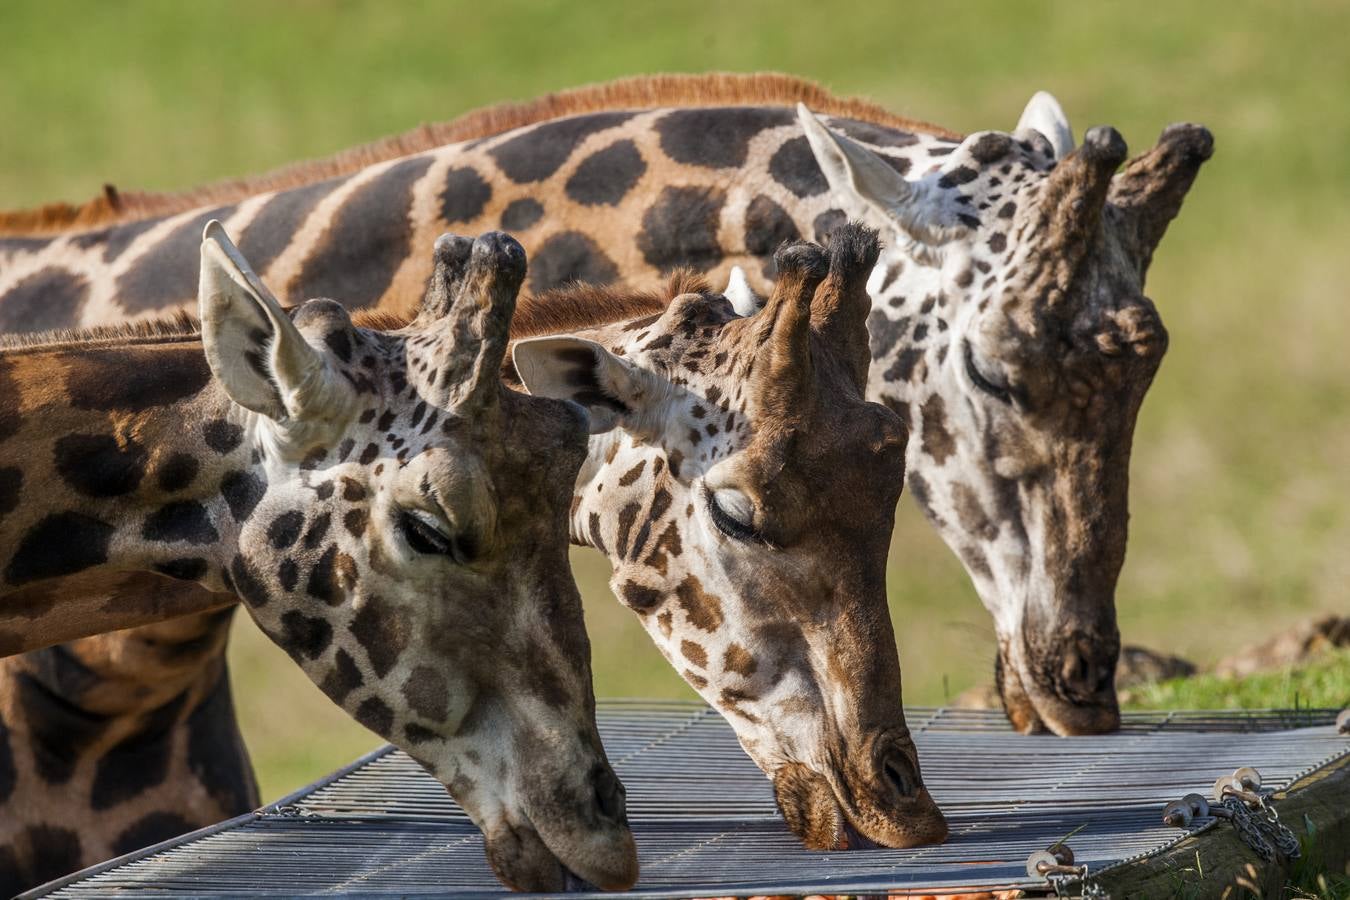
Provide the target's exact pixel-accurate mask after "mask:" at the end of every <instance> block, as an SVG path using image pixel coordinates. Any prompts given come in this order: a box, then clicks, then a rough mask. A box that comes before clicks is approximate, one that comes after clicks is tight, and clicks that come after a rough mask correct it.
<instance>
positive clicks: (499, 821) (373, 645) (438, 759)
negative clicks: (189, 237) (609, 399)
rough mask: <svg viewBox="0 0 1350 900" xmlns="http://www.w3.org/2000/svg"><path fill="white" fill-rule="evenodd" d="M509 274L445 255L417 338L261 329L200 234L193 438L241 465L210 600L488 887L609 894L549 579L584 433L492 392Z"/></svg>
mask: <svg viewBox="0 0 1350 900" xmlns="http://www.w3.org/2000/svg"><path fill="white" fill-rule="evenodd" d="M524 275H525V254H524V251H523V250H522V249H521V247H520V245H519V244H517V243H516V242H515V241H514V240H512V239H511V238H509V237H507V236H506V235H503V234H499V233H493V234H486V235H483V236H481V237H479V238H478V239H477V240H473V241H471V240H469V239H467V238H460V237H455V236H452V235H445V236H443V237H442V238H441V239H440V240H439V241H437V244H436V266H435V272H434V274H433V276H432V278H431V281H430V283H429V287H428V290H427V293H426V296H425V298H424V300H423V302H422V305H421V308H420V310H419V313H418V316H417V318H416V319H415V320H414V321H413V322H412V323H411V324H409V325H407V326H406V327H404V328H401V329H399V330H395V331H380V330H375V329H371V328H364V327H358V326H357V325H355V324H353V322H352V320H351V319H350V318H349V316H348V314H347V312H346V310H345V309H344V308H343V307H342V306H340V305H339V304H337V303H335V302H333V301H331V300H311V301H309V302H307V303H305V304H303V305H302V306H300V307H298V308H296V309H295V310H293V311H290V312H288V311H285V310H283V309H282V308H281V307H280V306H279V305H278V304H277V302H276V300H275V299H273V297H272V295H271V294H270V293H269V292H268V290H267V288H266V287H265V286H263V284H262V283H261V281H259V279H258V278H257V276H256V275H254V274H253V272H252V271H251V269H250V268H249V267H248V263H247V262H246V261H245V260H244V258H243V257H242V256H241V255H240V253H239V251H238V250H237V249H236V248H235V247H234V246H233V244H231V243H230V241H229V239H228V238H227V237H226V236H225V234H224V232H223V231H222V230H221V228H220V227H219V225H216V224H214V223H213V224H212V225H209V226H208V227H207V229H206V235H205V239H204V241H203V244H202V273H201V294H200V301H201V307H202V325H203V327H202V331H203V339H204V343H205V347H206V355H207V359H208V361H209V363H210V366H211V370H212V372H213V374H214V375H215V377H216V379H217V380H218V381H219V383H220V384H221V385H222V386H223V388H224V391H225V393H226V394H227V395H228V397H229V399H230V401H231V408H230V409H229V410H228V411H227V412H226V414H225V415H224V416H222V417H221V418H220V419H219V420H218V421H213V422H208V423H207V427H206V431H205V433H206V435H207V442H208V444H211V445H212V446H213V447H216V448H219V449H222V451H224V452H228V453H230V454H231V455H234V456H239V455H240V454H242V455H243V457H244V458H246V459H248V460H249V463H250V465H249V467H248V469H247V470H245V471H244V472H241V473H237V474H236V475H234V476H227V477H231V478H233V479H234V480H233V482H232V484H231V486H230V487H228V488H226V487H225V486H224V485H222V490H228V491H229V495H230V496H231V497H232V498H233V499H232V500H231V501H230V509H231V513H232V514H233V518H234V519H235V520H237V522H238V525H237V544H238V552H237V554H235V555H234V556H233V559H232V560H230V561H229V564H228V575H227V577H228V583H227V586H229V587H231V588H232V589H233V590H234V591H235V592H236V593H238V594H239V596H240V597H242V598H243V600H244V601H245V603H246V604H247V605H248V606H249V608H250V611H251V613H252V614H253V616H254V618H255V619H256V620H257V621H258V622H259V623H260V624H261V625H262V626H263V627H264V629H265V630H266V631H267V632H268V634H269V635H270V636H271V637H272V638H273V640H275V641H277V643H279V644H280V645H281V646H283V647H284V648H285V649H286V650H287V651H288V652H289V653H290V654H291V656H292V657H293V658H294V659H295V660H296V662H298V663H299V664H300V666H301V667H302V668H303V669H304V670H305V672H306V673H307V674H308V675H309V677H310V678H311V679H313V680H314V681H315V682H316V683H317V684H319V686H320V687H321V688H322V689H323V690H324V692H325V693H327V694H328V695H329V696H330V697H331V698H332V699H333V700H334V701H335V702H337V703H339V704H340V705H341V706H343V707H344V708H345V709H347V710H349V711H350V712H352V714H353V715H354V716H355V717H356V718H357V719H358V720H359V721H361V722H362V723H363V724H365V725H366V726H367V727H369V728H371V729H372V730H373V731H375V732H377V733H378V734H380V735H381V736H382V737H384V738H386V739H388V740H390V741H392V742H393V743H395V744H397V745H398V746H400V747H402V748H403V749H405V750H407V751H408V753H409V754H410V755H411V756H413V757H414V758H415V759H417V760H418V761H419V762H420V763H422V764H423V765H424V766H425V767H426V768H427V769H428V770H429V771H430V772H431V773H432V774H433V775H435V776H436V777H437V778H438V779H439V780H440V781H441V782H442V783H443V784H445V786H446V787H447V788H448V789H449V791H450V793H451V794H453V795H454V797H455V799H456V800H458V801H459V803H460V804H461V805H462V806H463V807H464V809H465V810H466V811H467V812H468V813H469V815H470V816H471V817H472V818H473V820H474V821H475V822H476V823H477V824H478V825H479V827H480V828H482V830H483V832H484V835H485V836H486V839H487V854H488V859H489V862H490V863H491V864H492V866H493V868H494V870H495V871H496V872H497V874H498V876H499V877H500V878H501V879H502V880H503V881H504V882H506V883H507V884H508V885H510V886H512V887H515V888H518V889H523V890H531V891H544V890H558V889H561V887H562V886H563V884H564V883H565V877H566V874H567V871H569V870H570V871H571V872H573V873H575V874H576V875H578V876H580V877H582V878H584V879H586V880H587V881H589V882H591V883H593V884H596V885H598V886H600V887H604V888H621V887H627V886H629V885H631V884H632V883H633V882H634V881H635V880H636V877H637V861H636V856H635V853H634V846H633V839H632V835H631V834H630V833H629V830H628V825H627V820H626V815H625V810H624V791H623V787H622V786H621V785H620V783H619V781H618V779H617V778H616V777H615V775H614V773H613V771H612V770H611V769H610V766H609V763H608V761H607V760H606V758H605V753H604V749H603V748H602V747H601V745H600V740H599V736H598V733H597V731H596V727H595V718H594V713H595V708H594V697H593V695H592V690H591V676H590V647H589V644H588V642H587V637H586V633H585V630H584V623H583V620H582V613H581V603H580V598H579V595H578V593H577V590H576V586H575V584H574V582H573V580H572V576H571V571H570V568H569V564H568V558H567V543H568V534H567V509H568V504H569V502H570V499H571V487H572V483H573V481H574V480H575V478H576V473H577V470H578V468H579V467H580V465H581V463H582V460H583V459H584V457H585V452H586V425H585V417H584V416H583V415H581V413H580V412H579V411H578V410H577V409H576V408H575V407H574V406H571V405H570V404H565V403H560V402H558V401H555V400H548V399H542V398H534V397H528V396H524V395H521V394H519V393H517V392H514V391H510V390H507V389H506V388H504V387H503V386H502V385H501V382H500V377H499V373H500V369H501V363H502V358H503V354H504V353H505V351H506V347H507V342H508V328H509V325H510V321H511V315H512V311H513V309H514V306H515V299H516V294H517V292H518V290H519V288H520V284H521V281H522V279H523V277H524ZM213 441H214V443H212V442H213Z"/></svg>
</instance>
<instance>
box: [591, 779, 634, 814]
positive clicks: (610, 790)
mask: <svg viewBox="0 0 1350 900" xmlns="http://www.w3.org/2000/svg"><path fill="white" fill-rule="evenodd" d="M592 783H593V784H594V786H595V805H596V807H597V808H598V809H599V810H600V814H601V815H603V816H604V817H605V818H607V819H609V820H611V821H613V822H624V821H626V818H627V817H626V815H625V813H624V799H625V798H624V789H623V785H622V784H621V783H620V782H619V779H618V776H616V775H615V774H614V772H613V771H612V770H611V769H610V768H609V767H608V766H600V767H599V768H598V769H597V770H596V772H595V776H594V778H593V779H592Z"/></svg>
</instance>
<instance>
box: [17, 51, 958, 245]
mask: <svg viewBox="0 0 1350 900" xmlns="http://www.w3.org/2000/svg"><path fill="white" fill-rule="evenodd" d="M798 102H801V103H805V104H806V105H807V106H809V107H810V108H811V109H812V111H813V112H817V113H823V114H825V115H831V116H842V117H847V118H851V119H858V120H860V121H863V122H869V123H872V124H874V125H882V126H886V127H890V128H897V129H900V130H903V131H918V132H924V133H927V134H934V135H937V136H939V137H945V138H956V137H959V135H957V134H955V133H954V132H951V131H948V130H947V129H945V128H942V127H940V126H937V125H932V124H930V123H927V122H921V121H918V120H916V119H908V118H905V117H903V116H897V115H895V114H894V113H891V112H888V111H887V110H886V109H884V108H883V107H881V106H880V105H878V104H876V103H873V102H871V101H868V100H863V99H860V98H856V97H838V96H835V95H834V94H832V93H830V92H829V91H828V90H826V89H825V88H823V87H821V86H820V85H819V84H817V83H815V82H813V81H807V80H805V79H802V78H796V77H793V76H791V75H783V74H781V73H777V72H762V73H756V74H739V73H730V72H714V73H709V74H704V75H643V76H638V77H633V78H622V79H619V80H617V81H609V82H605V83H602V84H594V85H588V86H585V87H579V88H573V89H571V90H566V91H558V92H556V93H551V94H545V95H544V96H542V97H538V98H536V99H534V100H528V101H525V102H523V103H501V104H497V105H495V106H488V107H484V108H482V109H477V110H473V111H472V112H468V113H465V114H464V115H462V116H459V117H458V118H456V119H452V120H450V121H449V122H435V123H430V124H424V125H420V126H418V127H417V128H414V129H412V130H410V131H405V132H403V133H402V134H398V135H394V136H392V137H387V138H383V139H380V140H377V141H373V142H371V143H368V144H363V145H360V146H357V147H352V148H349V149H347V150H342V151H340V152H338V153H335V154H333V155H332V156H328V157H325V158H322V159H316V160H310V161H307V162H300V163H293V164H291V165H288V166H284V167H282V168H279V169H275V170H273V171H271V172H268V173H265V174H262V175H255V176H250V177H246V178H236V179H228V180H225V181H218V182H215V183H213V184H208V185H204V186H202V187H197V188H192V189H190V190H187V191H177V192H165V193H158V192H149V191H129V192H123V191H119V190H117V189H116V188H115V187H113V186H112V185H110V184H108V185H104V187H103V193H102V194H101V195H99V196H98V197H95V198H94V199H92V200H89V201H87V202H85V203H80V204H72V203H64V202H63V203H50V204H47V205H45V206H41V207H36V208H31V209H20V210H11V211H8V212H0V235H11V236H16V235H26V236H39V235H53V234H60V233H63V232H67V231H81V230H85V229H91V228H94V227H97V226H102V225H111V224H119V223H125V222H135V221H139V220H142V219H148V218H152V217H155V216H167V215H172V214H174V213H180V212H186V211H188V210H191V209H197V208H198V207H201V206H207V205H221V204H228V203H237V202H238V201H240V200H243V199H245V198H247V197H251V196H254V195H256V194H264V193H268V192H271V191H280V190H287V189H289V188H295V187H301V186H303V185H307V184H313V183H315V182H318V181H323V180H326V179H329V178H336V177H340V176H343V175H350V174H352V173H353V172H356V171H359V170H360V169H363V168H365V167H367V166H371V165H374V164H375V163H379V162H384V161H386V160H390V159H397V158H399V157H402V156H409V155H411V154H414V153H422V152H424V151H427V150H431V149H434V148H436V147H441V146H445V145H447V144H454V143H458V142H460V141H468V140H473V139H475V138H484V137H491V136H492V135H497V134H502V133H504V132H507V131H511V130H513V129H516V128H522V127H524V126H526V125H533V124H535V123H537V122H544V121H547V120H549V119H556V118H561V117H564V116H572V115H580V114H583V113H590V112H599V111H602V110H611V109H655V108H659V107H665V106H742V105H744V106H766V105H767V106H793V105H795V104H797V103H798Z"/></svg>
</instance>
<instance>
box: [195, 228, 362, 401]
mask: <svg viewBox="0 0 1350 900" xmlns="http://www.w3.org/2000/svg"><path fill="white" fill-rule="evenodd" d="M197 302H198V304H199V305H200V307H201V319H202V344H203V346H204V347H205V350H206V361H207V363H208V364H209V365H210V366H211V372H212V373H213V374H214V375H215V377H216V378H217V379H218V380H219V381H220V383H221V385H222V386H223V387H224V388H225V392H226V393H227V394H229V396H230V399H232V400H233V401H234V402H235V403H238V404H239V405H240V406H242V407H244V408H246V409H251V410H253V411H254V412H256V413H261V414H262V415H264V416H267V417H268V418H269V419H272V420H274V421H277V422H281V421H286V420H288V419H304V418H314V417H316V416H318V415H320V414H324V416H325V417H328V416H331V414H332V412H333V410H332V409H330V408H327V407H331V406H332V404H333V402H334V401H335V400H339V399H340V397H339V396H338V394H340V393H341V391H340V385H338V384H336V382H335V379H333V378H331V377H330V375H331V372H330V371H329V370H328V366H327V362H326V360H325V358H324V354H323V353H321V352H320V351H319V350H317V349H315V348H314V347H313V346H311V345H310V344H309V342H308V341H306V340H305V338H304V336H303V335H302V334H301V333H300V331H299V329H298V328H296V326H295V324H294V323H293V322H292V321H291V319H290V317H289V316H288V315H286V312H285V310H283V309H282V308H281V304H280V303H278V302H277V300H276V298H275V297H273V296H272V292H271V291H269V290H268V289H267V287H266V286H265V285H264V284H263V283H262V281H261V279H259V278H258V276H257V275H256V274H255V273H254V271H253V269H252V268H251V267H250V266H249V264H248V260H246V259H244V256H243V254H241V253H240V252H239V248H237V247H235V245H234V244H233V242H231V241H230V238H229V235H227V234H226V233H225V229H224V228H222V227H221V225H220V223H219V222H217V221H215V220H214V219H213V220H212V221H210V222H208V223H207V225H206V229H205V231H204V232H203V233H202V247H201V280H200V282H199V285H198V289H197Z"/></svg>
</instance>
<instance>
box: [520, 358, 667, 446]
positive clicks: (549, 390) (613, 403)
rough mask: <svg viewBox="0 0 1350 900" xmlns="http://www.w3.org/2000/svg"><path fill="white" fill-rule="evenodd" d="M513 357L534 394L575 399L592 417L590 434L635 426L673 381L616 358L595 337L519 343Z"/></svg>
mask: <svg viewBox="0 0 1350 900" xmlns="http://www.w3.org/2000/svg"><path fill="white" fill-rule="evenodd" d="M511 360H512V362H513V363H514V364H515V367H516V373H517V374H518V375H519V376H520V381H521V383H522V384H524V385H525V389H526V390H527V391H529V392H530V393H531V394H533V395H535V396H536V397H552V398H553V399H555V400H571V401H572V402H574V403H579V404H581V405H582V406H584V407H585V408H586V411H587V412H589V413H590V416H591V434H601V433H603V432H606V431H609V430H610V429H612V428H614V427H616V426H618V425H620V424H624V425H628V426H633V425H636V423H637V422H638V421H640V420H641V419H642V417H643V416H644V414H645V413H647V412H649V411H650V410H652V409H653V408H655V407H656V406H657V405H658V404H659V402H660V398H661V397H662V396H664V394H665V393H666V391H667V389H668V387H669V383H668V382H666V381H665V380H664V379H662V378H660V377H659V376H657V375H654V374H652V373H651V372H648V371H647V370H645V369H640V368H638V367H637V366H635V365H633V364H632V363H630V362H628V361H627V360H625V359H623V358H621V357H618V356H615V355H614V354H613V353H610V352H609V351H608V350H606V349H605V348H604V347H602V346H601V345H600V344H597V343H596V342H595V341H589V340H586V339H585V338H578V337H566V336H565V337H541V338H530V339H528V340H523V341H517V342H516V343H515V345H514V346H513V347H512V349H511Z"/></svg>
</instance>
